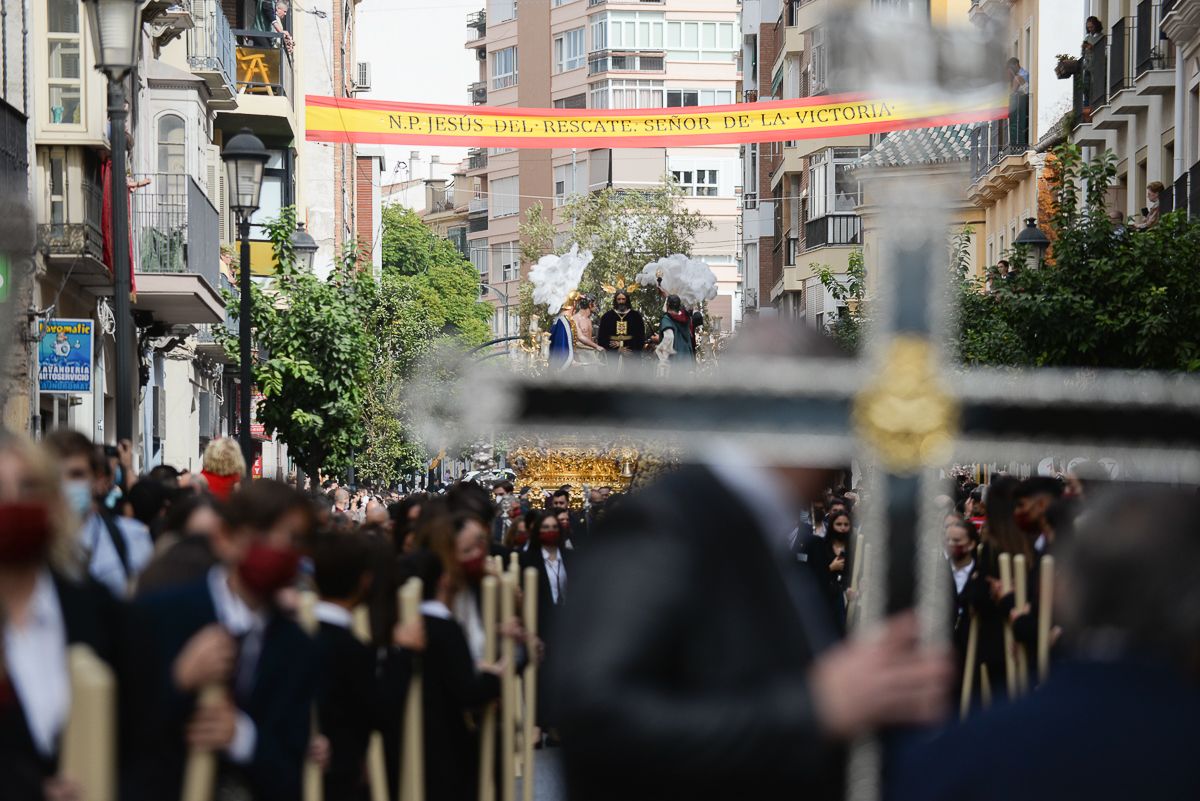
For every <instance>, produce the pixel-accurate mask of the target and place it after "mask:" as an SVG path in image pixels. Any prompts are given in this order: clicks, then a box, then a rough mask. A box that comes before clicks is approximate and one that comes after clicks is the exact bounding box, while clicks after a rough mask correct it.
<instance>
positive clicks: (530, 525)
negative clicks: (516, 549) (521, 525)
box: [525, 509, 562, 553]
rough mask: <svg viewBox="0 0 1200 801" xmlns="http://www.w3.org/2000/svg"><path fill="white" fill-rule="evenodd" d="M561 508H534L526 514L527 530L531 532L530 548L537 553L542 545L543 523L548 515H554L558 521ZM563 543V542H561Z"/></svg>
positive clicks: (555, 520)
mask: <svg viewBox="0 0 1200 801" xmlns="http://www.w3.org/2000/svg"><path fill="white" fill-rule="evenodd" d="M559 511H562V510H559V509H534V510H533V511H531V512H530V513H529V514H527V515H525V532H526V533H527V534H529V550H530V552H531V553H537V552H538V551H539V550H541V547H542V523H543V522H544V521H545V520H546V518H547V517H553V518H554V522H555V523H558V512H559ZM560 544H561V543H560Z"/></svg>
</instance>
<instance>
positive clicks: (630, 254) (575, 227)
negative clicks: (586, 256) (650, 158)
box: [521, 179, 713, 329]
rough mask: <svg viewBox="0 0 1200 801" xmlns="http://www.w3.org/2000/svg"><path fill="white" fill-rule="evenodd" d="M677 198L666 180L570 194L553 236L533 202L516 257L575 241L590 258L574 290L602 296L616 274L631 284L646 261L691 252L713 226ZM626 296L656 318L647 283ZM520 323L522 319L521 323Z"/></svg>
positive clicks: (678, 192) (530, 257)
mask: <svg viewBox="0 0 1200 801" xmlns="http://www.w3.org/2000/svg"><path fill="white" fill-rule="evenodd" d="M683 198H684V194H683V190H682V189H680V187H679V185H678V184H676V183H675V182H674V181H671V180H669V179H668V180H665V181H664V182H663V183H662V184H659V185H657V186H653V187H647V188H645V189H639V190H636V191H635V190H629V189H615V188H612V187H609V188H606V189H602V190H600V191H599V192H589V193H585V194H577V195H572V196H571V197H570V198H568V200H567V202H566V204H565V205H563V206H562V207H561V209H560V212H559V213H560V214H561V215H562V217H563V218H564V219H567V220H570V221H571V226H570V228H569V229H567V231H566V232H565V235H564V236H562V237H556V236H555V230H556V229H555V226H554V225H553V223H551V222H550V220H549V219H548V218H547V215H546V214H545V212H544V210H543V209H542V207H541V205H540V204H537V205H534V206H533V207H531V208H530V209H529V211H528V212H527V213H526V218H525V220H524V221H523V222H522V224H521V239H522V256H523V258H524V260H525V261H526V262H534V261H537V259H538V258H539V257H540V256H541V255H543V254H546V253H565V252H566V251H568V250H570V249H571V246H572V245H575V244H577V245H579V248H580V250H590V251H591V252H592V261H591V263H590V264H589V265H588V267H587V270H585V271H584V274H583V280H582V281H580V284H579V289H580V291H581V292H586V293H588V294H590V295H592V296H593V297H597V298H601V297H604V296H606V295H607V294H608V292H607V290H605V289H604V288H603V287H604V286H605V285H607V286H616V285H617V284H618V283H619V282H620V281H621V280H622V279H623V280H624V282H625V283H626V285H628V284H630V283H632V281H633V277H634V276H635V275H637V274H638V273H639V272H641V271H642V268H643V267H645V266H646V265H647V264H649V263H650V262H652V261H656V260H657V259H661V258H665V257H666V256H670V255H672V254H674V253H683V254H687V255H691V253H692V245H693V244H694V243H695V240H696V235H697V234H698V233H700V232H701V231H706V230H709V229H711V228H712V227H713V225H712V222H711V221H710V220H709V219H708V218H707V217H705V216H704V215H703V214H701V213H700V212H698V211H689V210H688V209H687V207H686V206H685V205H684V200H683ZM631 300H632V302H633V305H634V308H636V309H638V310H639V311H640V312H641V313H642V314H643V315H645V316H646V319H647V320H657V319H658V317H659V314H660V312H661V308H662V302H661V299H660V297H659V295H658V293H657V291H656V290H655V289H654V288H653V287H650V288H645V287H634V291H633V292H632V294H631ZM527 311H528V310H527ZM543 311H544V310H541V309H536V310H534V312H535V313H534V314H533V317H534V319H536V320H537V321H538V323H539V327H545V325H546V324H548V320H546V319H545V318H544V315H542V314H541V312H543ZM526 327H527V324H526V323H525V321H524V319H523V320H522V328H523V329H524V328H526Z"/></svg>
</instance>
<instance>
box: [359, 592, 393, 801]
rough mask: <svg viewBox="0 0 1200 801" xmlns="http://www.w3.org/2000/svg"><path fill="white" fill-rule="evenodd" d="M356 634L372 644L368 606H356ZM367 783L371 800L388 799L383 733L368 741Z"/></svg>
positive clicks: (384, 800)
mask: <svg viewBox="0 0 1200 801" xmlns="http://www.w3.org/2000/svg"><path fill="white" fill-rule="evenodd" d="M353 625H354V636H355V637H357V638H358V640H359V642H362V643H366V644H367V645H370V644H371V612H370V610H369V609H367V607H366V606H357V607H355V608H354V624H353ZM367 783H368V785H369V786H370V789H371V801H388V785H387V763H386V761H385V759H384V751H383V734H382V733H380V732H378V731H372V732H371V739H370V740H368V741H367Z"/></svg>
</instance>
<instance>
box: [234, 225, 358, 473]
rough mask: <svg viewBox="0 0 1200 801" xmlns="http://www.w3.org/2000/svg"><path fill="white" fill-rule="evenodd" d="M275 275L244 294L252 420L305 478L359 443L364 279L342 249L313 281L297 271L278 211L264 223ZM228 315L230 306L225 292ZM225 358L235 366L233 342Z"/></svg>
mask: <svg viewBox="0 0 1200 801" xmlns="http://www.w3.org/2000/svg"><path fill="white" fill-rule="evenodd" d="M266 230H267V235H268V238H269V239H270V240H271V244H272V248H273V250H274V254H275V261H276V264H277V266H278V267H277V272H276V274H275V276H274V278H273V280H272V281H271V284H270V286H269V287H267V288H261V287H259V286H258V285H257V284H255V285H254V286H253V287H252V289H251V324H252V327H253V329H254V339H255V342H256V343H257V345H258V348H259V352H260V354H261V358H260V360H259V361H257V362H256V363H255V364H254V366H253V370H252V375H253V377H254V383H255V384H256V385H257V386H258V389H259V391H260V392H262V394H263V401H262V403H260V404H259V405H258V420H259V422H261V423H263V425H264V426H265V427H266V429H267V430H268V431H274V432H276V433H277V434H278V435H279V438H280V440H282V441H283V442H285V443H287V446H288V451H289V453H290V454H291V456H292V458H294V459H295V460H296V461H297V463H298V464H300V466H301V467H303V468H304V470H305V472H307V473H309V474H310V475H316V474H317V472H318V471H319V470H327V471H339V470H342V469H344V468H345V467H346V466H347V465H348V464H349V463H350V459H351V455H352V453H353V451H354V449H355V448H356V447H358V446H359V444H360V443H361V439H362V429H361V427H360V426H359V422H360V418H361V412H362V401H363V389H364V387H366V386H367V384H368V382H369V380H370V373H369V368H370V366H371V346H370V337H369V336H368V333H367V328H366V325H365V322H366V312H367V311H368V309H369V308H370V307H371V305H372V303H373V299H374V295H375V288H374V284H373V282H372V281H371V278H370V276H369V275H367V274H365V273H363V272H362V271H360V270H359V269H358V268H357V266H356V259H355V254H354V252H353V250H347V252H346V253H345V254H344V256H343V257H342V259H341V260H340V261H339V262H338V263H337V264H335V265H334V268H333V272H332V273H331V274H330V275H329V277H328V278H327V279H325V280H321V279H320V278H318V277H317V276H316V275H314V274H313V273H310V272H306V271H303V270H301V269H300V268H299V267H298V266H297V264H296V259H295V254H294V252H293V250H292V242H291V237H292V233H293V232H294V231H295V230H296V210H295V208H293V207H288V208H286V209H284V210H283V211H282V212H281V213H280V215H279V217H278V218H276V219H275V220H272V221H270V222H268V223H267V225H266ZM226 300H227V305H228V308H229V310H230V316H231V317H233V319H235V320H236V319H237V317H238V305H237V303H236V301H235V297H234V296H233V295H232V293H230V294H229V295H228V296H227V298H226ZM225 348H226V352H227V353H229V354H230V355H231V356H232V357H233V358H234V360H235V362H236V359H237V357H238V342H237V339H236V338H234V337H229V338H228V339H227V340H226V342H225Z"/></svg>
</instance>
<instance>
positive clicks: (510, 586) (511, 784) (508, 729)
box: [500, 571, 517, 801]
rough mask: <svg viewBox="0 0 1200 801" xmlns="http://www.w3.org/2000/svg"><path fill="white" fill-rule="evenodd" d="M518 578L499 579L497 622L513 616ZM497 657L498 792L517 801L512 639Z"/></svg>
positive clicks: (507, 574)
mask: <svg viewBox="0 0 1200 801" xmlns="http://www.w3.org/2000/svg"><path fill="white" fill-rule="evenodd" d="M516 595H517V576H516V574H515V573H513V572H511V571H505V572H504V573H503V574H501V576H500V619H501V620H503V621H508V620H512V619H513V616H514V615H515V614H516ZM500 656H501V659H502V660H503V661H504V671H503V672H502V673H501V675H500V759H501V764H500V778H501V781H502V782H503V785H502V787H501V789H500V798H501V801H516V794H517V793H516V790H517V788H516V784H517V774H516V760H515V742H514V741H515V739H516V738H515V734H516V724H517V720H516V713H517V706H516V704H517V674H516V667H515V665H514V664H513V662H514V660H515V659H516V649H515V648H514V646H513V641H512V638H511V637H504V638H503V639H502V641H501V646H500Z"/></svg>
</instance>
